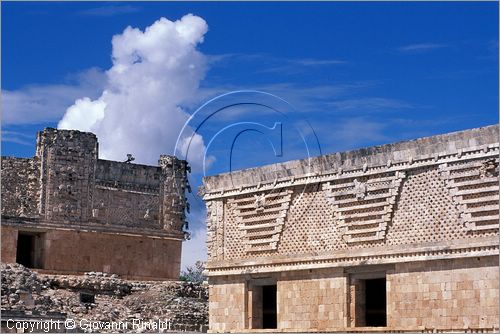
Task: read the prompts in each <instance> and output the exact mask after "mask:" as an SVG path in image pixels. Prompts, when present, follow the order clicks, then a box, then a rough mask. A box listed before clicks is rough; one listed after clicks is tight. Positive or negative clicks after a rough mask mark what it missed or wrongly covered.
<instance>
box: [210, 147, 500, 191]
mask: <svg viewBox="0 0 500 334" xmlns="http://www.w3.org/2000/svg"><path fill="white" fill-rule="evenodd" d="M498 155H499V144H498V143H494V144H486V145H481V146H475V147H473V148H468V149H460V150H454V151H453V152H443V153H435V154H430V155H421V156H419V157H418V158H412V157H411V156H410V157H409V158H408V159H406V160H404V161H398V162H394V163H393V162H391V161H388V162H387V163H386V164H385V165H373V166H367V165H364V166H355V167H353V168H351V169H348V168H346V169H343V168H342V167H340V168H338V169H337V170H331V169H330V170H327V171H325V172H321V171H317V172H313V173H308V174H304V175H301V176H291V177H284V178H279V179H276V180H274V181H272V182H262V183H260V182H259V183H257V184H249V185H246V186H240V187H225V188H223V189H217V190H213V191H208V192H206V193H204V194H203V199H204V200H205V201H210V200H216V199H222V198H228V197H233V196H237V195H243V194H251V193H255V192H263V191H269V190H276V189H281V188H288V187H295V186H306V185H308V184H318V183H324V182H328V181H334V180H342V179H349V178H356V177H361V176H370V175H378V174H383V173H388V172H398V171H407V170H412V169H417V168H422V167H431V166H439V165H440V164H444V163H451V162H458V161H469V160H474V159H484V158H488V157H498ZM314 159H321V157H319V158H314ZM236 178H239V176H235V179H236Z"/></svg>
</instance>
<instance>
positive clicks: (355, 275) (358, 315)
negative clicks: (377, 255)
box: [347, 266, 393, 327]
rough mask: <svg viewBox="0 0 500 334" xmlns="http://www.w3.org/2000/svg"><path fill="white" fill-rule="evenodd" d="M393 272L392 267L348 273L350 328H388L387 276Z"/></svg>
mask: <svg viewBox="0 0 500 334" xmlns="http://www.w3.org/2000/svg"><path fill="white" fill-rule="evenodd" d="M384 269H385V270H384ZM392 271H393V269H392V268H391V266H375V267H359V268H352V269H351V270H349V271H348V284H349V293H348V296H347V304H348V305H349V308H348V314H349V316H348V324H349V326H350V327H386V326H387V279H386V276H387V273H391V272H392Z"/></svg>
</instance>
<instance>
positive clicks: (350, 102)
mask: <svg viewBox="0 0 500 334" xmlns="http://www.w3.org/2000/svg"><path fill="white" fill-rule="evenodd" d="M327 105H328V106H330V107H333V109H334V110H352V109H362V110H380V109H409V108H415V105H413V104H411V103H409V102H406V101H402V100H398V99H391V98H384V97H365V98H357V99H346V100H339V101H333V102H329V103H328V104H327Z"/></svg>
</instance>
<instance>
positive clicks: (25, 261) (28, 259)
mask: <svg viewBox="0 0 500 334" xmlns="http://www.w3.org/2000/svg"><path fill="white" fill-rule="evenodd" d="M41 245H42V241H41V233H29V232H19V233H18V235H17V250H16V262H17V263H19V264H22V265H23V266H25V267H27V268H41V266H40V264H41V257H42V254H41V253H42V248H41Z"/></svg>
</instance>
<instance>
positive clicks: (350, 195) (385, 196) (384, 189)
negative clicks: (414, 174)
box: [323, 172, 405, 244]
mask: <svg viewBox="0 0 500 334" xmlns="http://www.w3.org/2000/svg"><path fill="white" fill-rule="evenodd" d="M404 177H405V173H404V172H389V173H384V174H383V175H377V176H366V177H359V178H354V179H344V180H338V181H331V182H327V183H324V184H323V190H324V191H325V194H326V197H327V199H328V201H329V202H330V204H331V205H332V207H333V212H334V214H333V215H334V217H333V218H334V222H335V225H336V226H337V228H339V230H340V231H341V234H342V238H343V239H344V241H345V242H346V243H347V244H353V243H360V242H369V241H378V240H384V239H385V235H386V231H387V227H388V224H389V223H390V221H391V217H392V213H393V209H394V204H395V203H396V197H397V196H398V193H399V191H400V188H401V183H402V180H403V179H404Z"/></svg>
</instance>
